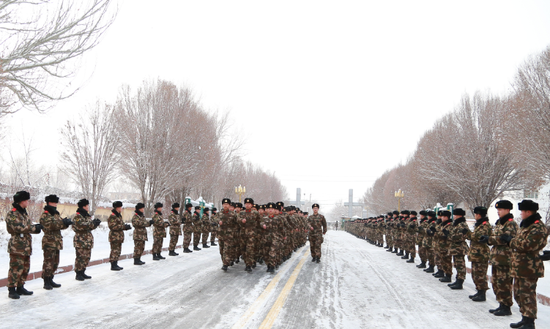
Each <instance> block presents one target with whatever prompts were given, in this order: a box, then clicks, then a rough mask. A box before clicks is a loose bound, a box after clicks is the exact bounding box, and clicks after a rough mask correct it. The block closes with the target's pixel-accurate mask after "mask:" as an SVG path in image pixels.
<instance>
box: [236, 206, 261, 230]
mask: <svg viewBox="0 0 550 329" xmlns="http://www.w3.org/2000/svg"><path fill="white" fill-rule="evenodd" d="M243 219H245V220H246V223H244V224H242V226H241V227H244V229H245V230H246V231H247V232H253V231H254V232H255V231H256V230H257V228H258V226H259V225H260V213H259V212H257V211H256V210H245V211H241V213H240V214H239V222H240V223H242V220H243Z"/></svg>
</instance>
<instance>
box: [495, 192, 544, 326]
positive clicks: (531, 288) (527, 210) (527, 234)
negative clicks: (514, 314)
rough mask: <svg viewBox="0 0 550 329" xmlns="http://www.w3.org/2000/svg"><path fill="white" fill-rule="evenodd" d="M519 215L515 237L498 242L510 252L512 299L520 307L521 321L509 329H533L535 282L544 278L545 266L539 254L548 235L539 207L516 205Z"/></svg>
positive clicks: (530, 203)
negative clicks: (503, 243)
mask: <svg viewBox="0 0 550 329" xmlns="http://www.w3.org/2000/svg"><path fill="white" fill-rule="evenodd" d="M518 207H519V210H520V211H521V219H522V221H521V223H520V225H519V227H520V229H519V232H518V233H517V235H516V236H515V237H513V236H511V235H509V234H503V235H501V236H500V240H501V241H503V242H505V243H507V244H508V245H509V246H510V247H511V248H512V262H511V267H510V269H511V272H512V278H514V299H515V300H516V303H518V305H519V311H520V312H521V316H522V318H521V321H519V322H517V323H511V324H510V327H512V328H521V329H531V328H535V319H536V318H537V281H538V279H539V278H542V277H543V276H544V264H543V263H542V259H540V258H539V252H540V251H541V250H542V249H543V248H544V247H545V246H546V242H547V239H548V231H547V229H546V226H545V225H544V223H543V222H542V220H541V216H540V214H539V213H538V210H539V205H538V203H536V202H534V201H532V200H523V201H521V202H520V203H518Z"/></svg>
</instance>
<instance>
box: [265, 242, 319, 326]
mask: <svg viewBox="0 0 550 329" xmlns="http://www.w3.org/2000/svg"><path fill="white" fill-rule="evenodd" d="M307 256H309V250H308V251H307V252H306V253H305V254H304V256H303V257H302V260H300V263H298V265H297V266H296V268H295V269H294V271H293V272H292V274H291V275H290V278H288V281H287V282H286V284H285V286H284V288H283V290H282V291H281V293H280V294H279V297H277V300H276V301H275V303H274V304H273V307H272V308H271V310H270V311H269V313H268V314H267V316H266V317H265V319H264V321H263V322H262V324H261V325H260V329H269V328H271V327H272V326H273V323H274V322H275V320H276V319H277V317H278V316H279V312H280V311H281V309H282V308H283V306H284V304H285V302H286V298H287V297H288V294H290V290H291V289H292V286H294V282H296V279H297V278H298V274H299V273H300V270H301V269H302V266H304V263H305V261H306V259H307Z"/></svg>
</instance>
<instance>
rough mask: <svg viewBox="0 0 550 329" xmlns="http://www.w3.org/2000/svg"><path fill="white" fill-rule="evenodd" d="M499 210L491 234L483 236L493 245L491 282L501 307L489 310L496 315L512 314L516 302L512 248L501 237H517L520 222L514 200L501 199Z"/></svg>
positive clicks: (486, 241) (482, 239)
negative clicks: (513, 287)
mask: <svg viewBox="0 0 550 329" xmlns="http://www.w3.org/2000/svg"><path fill="white" fill-rule="evenodd" d="M495 208H497V212H498V217H499V218H498V220H497V222H496V223H495V227H494V229H493V231H492V234H491V232H490V231H489V234H485V236H483V237H481V240H480V241H482V242H485V243H487V244H489V245H491V246H492V248H491V284H492V286H493V292H494V293H495V296H496V298H497V302H498V303H499V307H498V308H496V309H491V310H489V312H491V313H493V314H494V315H496V316H506V315H512V311H511V310H510V307H511V306H512V305H513V304H514V301H513V300H512V283H513V279H512V276H511V272H510V265H511V264H510V260H511V258H512V248H510V246H509V245H508V244H507V243H505V242H503V241H502V240H501V239H500V236H501V235H503V234H506V235H509V236H511V237H515V236H516V234H517V232H518V229H519V227H518V224H517V223H516V221H515V220H514V215H512V214H511V213H510V212H511V211H512V209H513V208H514V205H513V204H512V202H510V201H508V200H500V201H498V202H497V203H496V204H495Z"/></svg>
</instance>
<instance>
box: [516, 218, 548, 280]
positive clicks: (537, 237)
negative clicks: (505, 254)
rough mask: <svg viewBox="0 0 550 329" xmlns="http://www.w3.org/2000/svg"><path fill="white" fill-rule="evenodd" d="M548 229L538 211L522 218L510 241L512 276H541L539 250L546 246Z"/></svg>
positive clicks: (542, 268) (541, 264)
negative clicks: (516, 232) (517, 230)
mask: <svg viewBox="0 0 550 329" xmlns="http://www.w3.org/2000/svg"><path fill="white" fill-rule="evenodd" d="M547 239H548V231H547V230H546V226H545V225H544V223H543V222H542V221H541V217H540V215H539V214H538V213H536V214H534V215H533V216H530V217H528V218H526V219H524V220H523V221H522V222H521V224H520V229H519V232H518V234H517V235H516V237H515V238H513V239H512V241H510V247H511V248H512V251H513V252H512V262H511V268H510V274H511V276H512V277H513V278H532V279H534V278H542V277H544V265H543V263H542V260H541V259H540V258H539V252H540V251H541V250H542V249H543V248H544V247H545V246H546V240H547Z"/></svg>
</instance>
